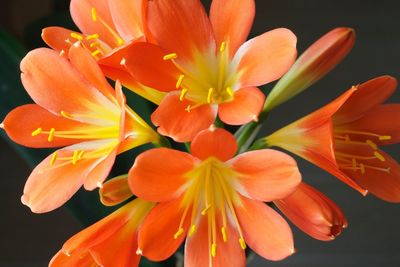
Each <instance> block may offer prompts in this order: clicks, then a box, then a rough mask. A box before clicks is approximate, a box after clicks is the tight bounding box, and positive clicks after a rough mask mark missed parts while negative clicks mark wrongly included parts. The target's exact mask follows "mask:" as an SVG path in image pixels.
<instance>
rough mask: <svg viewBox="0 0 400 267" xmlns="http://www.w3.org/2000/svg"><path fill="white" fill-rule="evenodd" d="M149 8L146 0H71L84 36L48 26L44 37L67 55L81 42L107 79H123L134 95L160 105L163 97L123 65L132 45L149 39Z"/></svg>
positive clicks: (74, 18) (71, 7)
mask: <svg viewBox="0 0 400 267" xmlns="http://www.w3.org/2000/svg"><path fill="white" fill-rule="evenodd" d="M146 5H147V1H144V0H130V1H128V0H105V1H104V0H102V1H100V0H84V1H82V0H71V4H70V11H71V16H72V19H73V20H74V22H75V24H76V25H77V26H78V28H79V29H80V30H81V31H82V33H78V32H75V31H71V30H68V29H65V28H62V27H48V28H45V29H44V30H43V32H42V38H43V40H44V41H45V42H46V43H47V44H48V45H49V46H50V47H52V48H53V49H55V50H57V51H64V52H63V53H65V52H68V50H69V48H70V47H71V46H72V45H73V44H74V43H75V42H76V41H80V42H82V44H83V47H84V48H85V49H87V50H88V51H89V52H90V53H91V54H92V56H93V57H94V58H95V59H96V60H98V61H99V64H100V66H101V68H102V70H103V71H104V73H105V74H106V76H107V77H110V78H112V79H114V80H120V81H121V82H122V84H123V85H125V86H127V87H128V88H129V89H131V90H132V91H134V92H135V93H137V94H139V95H141V96H143V97H144V98H146V99H148V100H150V101H152V102H154V103H156V104H159V103H160V102H161V100H162V98H163V96H164V94H163V93H160V92H158V91H156V90H153V89H150V88H147V87H145V86H142V85H140V84H139V83H137V82H136V81H135V79H134V78H133V77H131V76H130V75H129V73H127V72H126V71H125V69H124V68H123V67H122V66H121V65H120V62H121V59H122V58H123V57H124V56H125V54H126V51H127V49H129V47H130V46H131V45H132V44H133V43H135V42H137V41H145V40H147V39H148V37H150V35H149V34H146V31H147V30H146V27H145V25H144V16H143V12H144V11H145V10H146ZM150 38H151V37H150Z"/></svg>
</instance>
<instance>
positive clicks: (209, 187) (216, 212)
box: [174, 157, 246, 262]
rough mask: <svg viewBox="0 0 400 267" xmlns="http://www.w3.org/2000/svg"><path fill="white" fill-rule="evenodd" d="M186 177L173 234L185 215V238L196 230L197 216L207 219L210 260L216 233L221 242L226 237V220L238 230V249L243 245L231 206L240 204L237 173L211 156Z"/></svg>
mask: <svg viewBox="0 0 400 267" xmlns="http://www.w3.org/2000/svg"><path fill="white" fill-rule="evenodd" d="M187 177H188V178H189V182H188V184H187V190H186V192H185V194H184V197H183V200H182V206H183V207H184V211H183V214H182V218H181V222H180V225H179V229H178V231H177V232H176V234H175V236H174V238H175V239H177V238H178V237H179V236H181V235H182V234H183V233H184V231H185V230H184V228H183V224H184V222H185V219H186V217H187V216H191V219H190V225H191V226H190V229H189V233H188V236H189V238H190V237H192V236H193V235H194V234H195V233H196V230H197V225H198V224H199V222H200V220H203V219H204V220H207V224H208V240H209V255H210V262H211V258H212V257H216V255H217V235H221V238H222V240H223V241H224V242H228V240H229V237H228V235H227V227H228V223H229V224H230V225H233V226H234V227H235V228H236V230H237V232H238V233H239V240H237V241H236V242H239V244H240V246H241V248H242V249H246V243H245V241H244V238H243V233H242V229H241V227H240V224H239V221H238V218H237V216H236V211H235V208H234V207H235V206H236V205H241V201H240V197H239V195H238V193H237V192H236V190H235V189H234V188H235V183H236V182H237V181H236V179H235V177H237V174H236V173H235V172H234V171H233V170H232V169H231V168H229V167H228V166H226V165H225V164H224V163H223V162H221V161H220V160H218V159H216V158H213V157H211V158H208V159H207V160H205V161H203V162H202V163H201V164H199V165H198V166H197V167H196V168H195V169H193V170H192V171H190V172H189V173H188V174H187ZM189 210H191V214H190V215H189V214H188V213H189Z"/></svg>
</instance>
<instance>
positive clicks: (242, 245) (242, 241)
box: [239, 237, 247, 250]
mask: <svg viewBox="0 0 400 267" xmlns="http://www.w3.org/2000/svg"><path fill="white" fill-rule="evenodd" d="M239 244H240V247H241V248H242V249H243V250H245V249H246V247H247V246H246V242H244V239H243V237H241V238H239Z"/></svg>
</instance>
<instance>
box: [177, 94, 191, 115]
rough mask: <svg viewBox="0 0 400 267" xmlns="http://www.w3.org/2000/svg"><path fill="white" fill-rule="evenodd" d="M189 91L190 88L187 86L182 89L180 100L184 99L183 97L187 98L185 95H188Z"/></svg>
mask: <svg viewBox="0 0 400 267" xmlns="http://www.w3.org/2000/svg"><path fill="white" fill-rule="evenodd" d="M187 91H188V89H186V88H183V89H182V91H181V95H180V96H179V100H180V101H183V99H185V95H186V93H187ZM188 112H190V111H188Z"/></svg>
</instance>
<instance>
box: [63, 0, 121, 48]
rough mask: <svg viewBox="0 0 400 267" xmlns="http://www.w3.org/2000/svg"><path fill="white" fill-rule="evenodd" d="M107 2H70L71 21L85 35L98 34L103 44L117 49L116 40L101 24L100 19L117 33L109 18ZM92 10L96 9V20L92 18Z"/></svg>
mask: <svg viewBox="0 0 400 267" xmlns="http://www.w3.org/2000/svg"><path fill="white" fill-rule="evenodd" d="M108 2H109V1H104V0H90V1H82V0H71V3H70V12H71V16H72V19H73V21H74V22H75V24H76V25H77V26H78V27H79V29H80V30H81V31H82V32H83V33H85V34H96V33H97V34H98V35H99V36H100V38H101V40H102V41H103V42H106V43H107V44H108V45H109V46H111V47H112V48H113V47H117V46H118V45H119V44H118V40H117V38H115V36H114V35H113V34H112V33H111V31H110V30H109V29H108V28H107V27H106V26H104V24H103V23H101V21H100V19H102V20H103V21H104V22H105V23H106V24H107V25H108V26H109V27H110V28H111V29H113V31H115V32H117V30H116V27H115V25H114V22H113V20H112V18H111V14H110V9H109V4H108ZM92 8H95V9H96V14H97V20H96V21H94V20H93V18H92Z"/></svg>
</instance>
